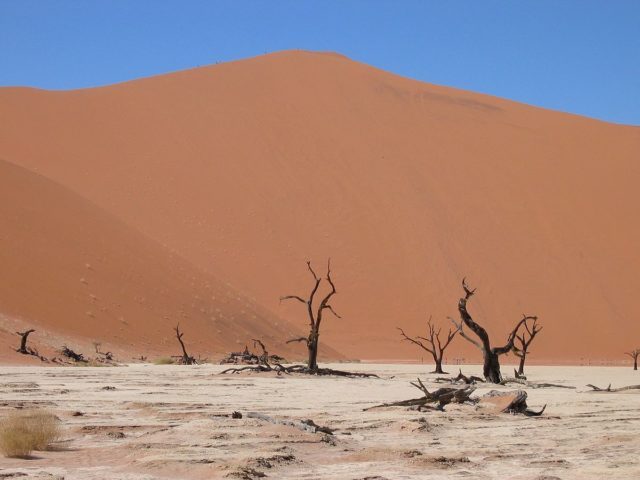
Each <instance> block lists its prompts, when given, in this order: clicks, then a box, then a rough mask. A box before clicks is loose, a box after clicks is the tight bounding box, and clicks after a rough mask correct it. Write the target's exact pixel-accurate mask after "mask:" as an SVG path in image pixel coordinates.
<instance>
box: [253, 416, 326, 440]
mask: <svg viewBox="0 0 640 480" xmlns="http://www.w3.org/2000/svg"><path fill="white" fill-rule="evenodd" d="M247 418H257V419H258V420H262V421H265V422H269V423H273V424H274V425H286V426H289V427H294V428H297V429H298V430H302V431H305V432H309V433H317V432H320V433H326V434H327V435H333V430H331V429H330V428H328V427H323V426H320V425H318V424H316V423H315V422H314V421H313V420H310V419H308V420H289V419H284V418H275V417H271V416H269V415H265V414H264V413H258V412H249V413H247Z"/></svg>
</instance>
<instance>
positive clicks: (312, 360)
mask: <svg viewBox="0 0 640 480" xmlns="http://www.w3.org/2000/svg"><path fill="white" fill-rule="evenodd" d="M307 268H308V269H309V272H310V273H311V275H312V276H313V281H314V283H313V287H312V288H311V292H310V293H309V296H308V298H306V299H304V298H302V297H301V296H298V295H286V296H284V297H280V301H282V300H297V301H298V302H300V303H302V304H304V305H305V306H306V307H307V315H308V317H309V336H308V337H306V338H304V337H301V338H295V339H293V340H289V342H293V341H297V342H306V344H307V351H308V359H307V368H308V369H309V370H310V371H311V372H315V371H317V370H318V344H319V338H320V325H321V323H322V315H323V313H324V311H325V310H328V311H330V312H331V313H332V314H333V315H334V316H336V317H337V318H341V317H340V315H338V314H337V313H336V312H335V310H334V309H333V307H332V306H331V304H330V303H329V301H330V300H331V297H333V296H334V295H335V294H336V286H335V284H334V283H333V280H332V279H331V259H329V260H328V261H327V276H326V280H327V283H328V284H329V287H330V289H329V292H328V293H327V294H326V295H325V296H324V297H323V298H322V300H320V303H319V304H318V305H317V308H314V299H315V296H316V293H317V292H318V289H319V288H320V284H321V283H322V278H321V277H319V276H318V275H317V274H316V272H315V271H314V270H313V268H312V267H311V262H307ZM289 342H287V343H289Z"/></svg>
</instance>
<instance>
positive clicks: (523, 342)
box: [513, 318, 542, 378]
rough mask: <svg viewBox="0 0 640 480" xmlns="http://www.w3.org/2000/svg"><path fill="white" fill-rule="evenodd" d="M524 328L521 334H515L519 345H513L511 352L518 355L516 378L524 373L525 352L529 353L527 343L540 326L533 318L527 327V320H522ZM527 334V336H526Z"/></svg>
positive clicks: (538, 331)
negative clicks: (518, 363)
mask: <svg viewBox="0 0 640 480" xmlns="http://www.w3.org/2000/svg"><path fill="white" fill-rule="evenodd" d="M524 328H525V330H526V331H523V332H522V334H521V335H516V340H517V341H518V343H519V345H518V346H516V345H514V346H513V353H514V354H515V355H516V356H517V357H520V365H519V366H518V371H517V372H516V378H520V377H522V376H523V375H524V362H525V360H526V359H527V354H528V353H529V345H531V342H533V339H534V338H536V335H538V333H540V330H542V327H541V326H540V325H538V319H537V318H534V319H533V324H532V325H531V327H529V322H524ZM527 334H528V335H529V336H527Z"/></svg>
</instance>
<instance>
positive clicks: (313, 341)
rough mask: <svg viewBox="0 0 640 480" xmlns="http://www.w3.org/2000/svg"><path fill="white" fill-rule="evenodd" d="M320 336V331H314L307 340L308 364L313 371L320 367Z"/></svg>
mask: <svg viewBox="0 0 640 480" xmlns="http://www.w3.org/2000/svg"><path fill="white" fill-rule="evenodd" d="M318 336H319V334H318V332H316V331H312V332H311V334H310V335H309V339H308V341H307V349H308V350H309V359H308V360H307V366H308V367H309V370H312V371H315V370H317V369H318Z"/></svg>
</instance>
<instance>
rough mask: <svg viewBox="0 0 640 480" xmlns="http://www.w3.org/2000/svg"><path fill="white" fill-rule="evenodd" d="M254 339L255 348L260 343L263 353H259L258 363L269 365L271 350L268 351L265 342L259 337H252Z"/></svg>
mask: <svg viewBox="0 0 640 480" xmlns="http://www.w3.org/2000/svg"><path fill="white" fill-rule="evenodd" d="M252 340H253V348H256V346H257V345H260V348H261V349H262V355H258V364H260V365H269V352H267V349H266V348H265V346H264V343H262V341H261V340H259V339H257V338H252Z"/></svg>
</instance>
